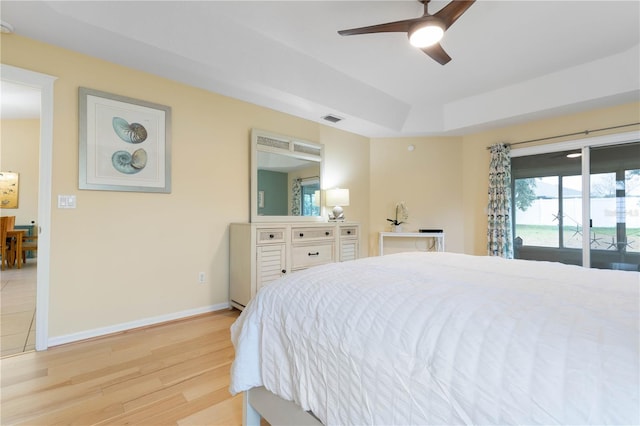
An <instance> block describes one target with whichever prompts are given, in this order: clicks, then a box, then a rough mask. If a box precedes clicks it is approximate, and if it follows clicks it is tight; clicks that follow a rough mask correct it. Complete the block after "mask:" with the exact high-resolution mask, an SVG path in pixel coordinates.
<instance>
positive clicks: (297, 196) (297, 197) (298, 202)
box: [291, 179, 302, 216]
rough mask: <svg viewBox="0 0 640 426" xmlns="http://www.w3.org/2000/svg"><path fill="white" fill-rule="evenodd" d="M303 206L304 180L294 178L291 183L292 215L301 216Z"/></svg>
mask: <svg viewBox="0 0 640 426" xmlns="http://www.w3.org/2000/svg"><path fill="white" fill-rule="evenodd" d="M301 206H302V180H301V179H294V180H293V183H292V184H291V215H293V216H300V215H301V212H300V207H301Z"/></svg>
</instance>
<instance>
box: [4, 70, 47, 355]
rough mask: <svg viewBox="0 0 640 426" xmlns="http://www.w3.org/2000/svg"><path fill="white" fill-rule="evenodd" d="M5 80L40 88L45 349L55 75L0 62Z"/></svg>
mask: <svg viewBox="0 0 640 426" xmlns="http://www.w3.org/2000/svg"><path fill="white" fill-rule="evenodd" d="M0 75H1V76H2V77H1V79H2V82H8V83H12V84H15V85H23V86H26V87H29V88H32V89H37V90H39V91H40V126H39V127H40V128H39V133H40V140H39V149H38V157H37V160H38V165H39V166H38V175H39V176H38V185H37V186H38V207H37V220H38V222H37V224H36V229H35V232H36V233H37V235H38V251H37V252H36V254H35V255H36V256H37V258H36V259H37V260H36V261H37V268H36V269H37V270H36V272H35V275H36V302H35V304H36V313H35V318H34V319H33V322H34V324H35V330H36V333H35V349H36V350H45V349H47V348H48V340H49V321H48V319H49V275H50V242H51V231H50V225H51V170H52V157H53V84H54V81H55V80H56V78H55V77H52V76H49V75H46V74H41V73H37V72H34V71H29V70H26V69H22V68H17V67H14V66H11V65H5V64H0Z"/></svg>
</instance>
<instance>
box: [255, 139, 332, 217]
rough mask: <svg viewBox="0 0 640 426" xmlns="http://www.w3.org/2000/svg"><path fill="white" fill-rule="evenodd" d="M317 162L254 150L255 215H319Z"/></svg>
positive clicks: (318, 172)
mask: <svg viewBox="0 0 640 426" xmlns="http://www.w3.org/2000/svg"><path fill="white" fill-rule="evenodd" d="M316 191H320V163H318V162H316V161H309V160H305V159H300V158H295V157H291V156H288V155H283V154H275V153H272V152H264V151H258V197H259V199H258V215H259V216H319V215H320V203H319V201H320V200H319V199H316V197H319V194H320V193H319V192H318V193H317V194H316Z"/></svg>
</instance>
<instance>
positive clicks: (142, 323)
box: [49, 302, 230, 346]
mask: <svg viewBox="0 0 640 426" xmlns="http://www.w3.org/2000/svg"><path fill="white" fill-rule="evenodd" d="M229 308H230V306H229V303H228V302H224V303H217V304H215V305H209V306H203V307H201V308H195V309H188V310H186V311H180V312H174V313H171V314H165V315H158V316H156V317H151V318H144V319H140V320H135V321H130V322H125V323H121V324H114V325H110V326H107V327H100V328H94V329H93V330H86V331H80V332H78V333H71V334H66V335H64V336H56V337H52V338H50V339H49V346H58V345H63V344H65V343H72V342H77V341H79V340H86V339H92V338H94V337H101V336H106V335H108V334H113V333H120V332H122V331H127V330H132V329H134V328H140V327H147V326H150V325H156V324H160V323H163V322H168V321H175V320H179V319H183V318H188V317H192V316H194V315H200V314H206V313H208V312H215V311H221V310H223V309H229Z"/></svg>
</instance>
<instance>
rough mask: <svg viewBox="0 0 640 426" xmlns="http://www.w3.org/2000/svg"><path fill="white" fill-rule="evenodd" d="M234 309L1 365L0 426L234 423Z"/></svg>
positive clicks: (238, 402)
mask: <svg viewBox="0 0 640 426" xmlns="http://www.w3.org/2000/svg"><path fill="white" fill-rule="evenodd" d="M239 314H240V312H239V311H237V310H225V311H218V312H214V313H211V314H206V315H200V316H197V317H193V318H189V319H185V320H181V321H175V322H170V323H166V324H162V325H158V326H153V327H148V328H143V329H138V330H132V331H129V332H125V333H120V334H116V335H112V336H107V337H103V338H99V339H94V340H89V341H84V342H78V343H73V344H69V345H64V346H58V347H53V348H50V349H49V350H47V351H43V352H30V353H26V354H21V355H17V356H13V357H8V358H3V359H2V360H0V372H1V373H2V378H1V384H2V388H1V390H2V392H1V396H0V404H1V405H0V407H1V414H0V424H2V425H3V426H6V425H58V424H65V425H125V424H127V425H132V424H134V425H145V424H146V425H165V424H167V425H168V424H171V425H240V424H241V423H242V395H237V396H235V397H232V396H231V395H230V394H229V391H228V387H229V372H230V368H231V362H232V361H233V358H234V350H233V345H232V344H231V340H230V335H229V327H230V326H231V324H232V323H233V321H235V319H236V318H237V317H238V315H239Z"/></svg>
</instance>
